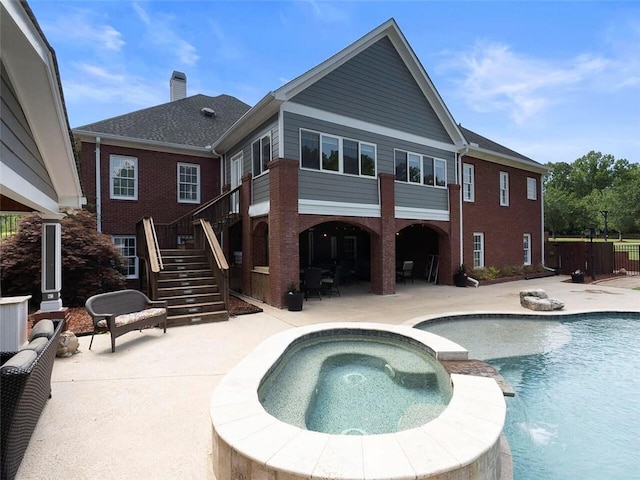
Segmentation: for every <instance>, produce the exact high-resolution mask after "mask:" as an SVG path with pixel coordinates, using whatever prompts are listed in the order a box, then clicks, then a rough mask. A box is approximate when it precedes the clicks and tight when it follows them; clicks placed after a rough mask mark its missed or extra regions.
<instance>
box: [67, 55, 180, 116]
mask: <svg viewBox="0 0 640 480" xmlns="http://www.w3.org/2000/svg"><path fill="white" fill-rule="evenodd" d="M72 67H73V69H74V71H75V72H74V74H73V75H72V76H71V78H73V80H71V81H64V79H63V87H64V93H65V100H66V101H67V104H68V108H69V109H70V110H75V109H76V108H81V106H84V105H87V104H91V105H92V106H93V110H94V111H95V110H98V111H102V110H103V109H104V110H109V109H110V108H112V107H113V105H118V106H119V107H120V108H122V109H123V110H124V111H132V110H136V109H139V108H142V107H148V106H150V105H157V104H159V103H162V102H165V101H167V100H168V98H167V92H166V87H165V86H164V85H159V84H157V83H153V82H150V81H149V80H146V79H144V78H142V77H139V76H136V75H130V74H128V73H126V72H122V71H118V67H116V66H113V67H110V68H109V69H107V68H105V67H102V66H100V65H93V64H90V63H75V64H73V66H72ZM98 117H100V118H106V117H105V115H104V114H99V115H98ZM81 122H82V123H86V122H85V121H84V120H81ZM73 126H74V127H75V126H76V125H73Z"/></svg>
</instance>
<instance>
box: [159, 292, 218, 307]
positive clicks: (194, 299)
mask: <svg viewBox="0 0 640 480" xmlns="http://www.w3.org/2000/svg"><path fill="white" fill-rule="evenodd" d="M160 299H161V300H166V301H167V304H168V305H169V307H178V306H183V307H190V306H192V305H203V304H208V303H217V302H220V301H221V295H220V294H219V293H205V294H202V295H178V296H172V297H163V296H160Z"/></svg>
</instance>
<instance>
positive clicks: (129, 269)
mask: <svg viewBox="0 0 640 480" xmlns="http://www.w3.org/2000/svg"><path fill="white" fill-rule="evenodd" d="M111 240H112V242H113V244H114V245H115V246H116V248H117V249H118V250H120V255H122V258H123V259H124V276H125V278H138V257H137V256H136V237H135V236H125V235H114V236H113V237H111Z"/></svg>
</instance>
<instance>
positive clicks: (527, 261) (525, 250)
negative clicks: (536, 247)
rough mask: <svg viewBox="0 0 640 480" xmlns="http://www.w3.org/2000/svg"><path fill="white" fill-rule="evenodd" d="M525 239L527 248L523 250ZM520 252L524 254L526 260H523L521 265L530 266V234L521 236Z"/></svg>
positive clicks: (531, 257) (531, 256)
mask: <svg viewBox="0 0 640 480" xmlns="http://www.w3.org/2000/svg"><path fill="white" fill-rule="evenodd" d="M525 239H527V248H526V249H525V248H524V242H525ZM522 252H523V253H525V252H526V255H525V257H528V259H527V258H523V264H524V265H531V263H532V259H533V252H532V246H531V234H530V233H523V234H522Z"/></svg>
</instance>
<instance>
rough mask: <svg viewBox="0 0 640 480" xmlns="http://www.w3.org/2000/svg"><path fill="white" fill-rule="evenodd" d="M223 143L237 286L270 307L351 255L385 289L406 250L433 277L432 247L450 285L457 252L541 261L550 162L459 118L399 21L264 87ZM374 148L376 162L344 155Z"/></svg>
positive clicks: (464, 256)
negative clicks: (307, 272)
mask: <svg viewBox="0 0 640 480" xmlns="http://www.w3.org/2000/svg"><path fill="white" fill-rule="evenodd" d="M381 67H384V68H381ZM398 86H399V87H398ZM265 143H266V144H267V145H268V147H269V150H270V151H269V152H268V154H267V156H268V157H270V162H269V163H267V164H266V166H265V162H264V161H265V158H264V157H265V152H264V150H261V148H262V147H263V146H264V144H265ZM214 149H215V150H216V151H217V152H219V153H221V154H223V155H224V157H225V160H224V164H225V167H224V171H225V179H224V181H225V182H229V179H230V176H229V172H230V171H231V169H232V167H231V161H232V159H234V160H236V161H238V160H239V161H240V162H241V163H242V165H243V173H244V175H243V177H242V185H241V188H242V192H243V193H242V198H243V199H244V202H243V204H242V208H243V211H242V216H243V222H242V226H241V227H240V229H241V232H240V233H237V234H236V235H230V236H229V237H230V238H232V239H233V238H236V239H239V238H241V240H237V241H236V242H235V243H234V242H233V241H232V244H231V245H227V248H228V251H229V252H231V251H236V250H241V251H242V259H243V260H242V266H241V268H242V282H241V284H242V285H241V288H242V291H243V293H245V294H248V295H251V296H254V297H256V298H259V299H262V300H264V301H266V302H267V303H270V304H272V305H275V306H278V307H282V306H283V303H284V297H283V294H284V293H285V291H286V288H287V285H289V284H290V283H291V282H297V281H298V279H299V276H300V272H302V271H303V270H304V268H305V267H306V266H309V265H318V266H321V267H322V268H325V269H330V268H331V269H332V268H334V267H335V266H336V265H338V264H341V265H344V266H345V267H346V269H347V270H350V271H351V272H352V273H354V272H355V274H356V275H357V276H361V277H364V278H365V279H367V280H370V282H371V292H372V293H375V294H382V295H385V294H392V293H394V292H395V291H396V272H397V270H398V268H399V265H401V263H402V261H403V260H411V261H413V262H414V265H415V267H414V274H415V275H416V277H419V278H424V276H425V274H426V271H428V269H429V266H430V265H433V261H434V260H433V259H434V258H436V259H437V260H436V263H437V266H438V275H437V281H438V282H439V283H443V284H452V283H453V273H454V271H455V270H456V269H457V268H458V266H459V265H460V264H461V263H464V264H465V265H467V266H468V268H473V267H474V266H496V267H503V266H518V265H520V266H522V265H523V264H527V263H530V264H532V265H535V264H539V263H542V261H543V256H542V248H543V247H542V244H543V243H542V218H543V217H542V194H541V188H540V187H541V175H542V174H543V173H544V172H545V171H546V168H545V167H544V166H543V165H541V164H539V163H537V162H535V161H533V160H531V159H529V158H527V157H525V156H523V155H521V154H519V153H517V152H514V151H512V150H510V149H508V148H506V147H504V146H502V145H499V144H497V143H495V142H493V141H491V140H489V139H487V138H485V137H482V136H481V135H478V134H476V133H474V132H472V131H470V130H467V129H465V128H463V127H462V126H460V125H458V124H456V123H455V121H454V120H453V118H452V116H451V114H450V112H449V111H448V109H447V108H446V105H445V104H444V102H443V100H442V99H441V98H440V96H439V94H438V93H437V91H436V90H435V87H434V86H433V84H432V83H431V81H430V79H429V77H428V76H427V74H426V72H425V71H424V70H423V68H422V66H421V65H420V63H419V61H418V59H417V58H416V57H415V55H414V53H413V51H412V50H411V48H410V47H409V45H408V43H407V42H406V39H405V38H404V36H403V35H402V33H401V32H400V30H399V28H398V27H397V25H396V23H395V21H393V20H390V21H388V22H386V23H385V24H383V25H381V26H380V27H378V28H377V29H375V30H373V31H372V32H370V33H369V34H367V35H365V36H364V37H362V38H361V39H360V40H358V41H356V42H355V43H354V44H352V45H350V46H348V47H347V48H345V49H344V50H342V51H341V52H339V53H338V54H336V55H335V56H334V57H331V58H330V59H328V60H327V61H325V62H323V63H322V64H320V65H318V66H317V67H314V68H313V69H311V70H310V71H308V72H306V73H305V74H303V75H301V76H300V77H298V78H297V79H295V80H293V81H292V82H290V83H288V84H286V85H284V86H283V87H281V88H279V89H278V90H276V91H275V92H272V93H270V94H268V95H267V96H266V97H265V98H264V99H263V100H261V101H260V102H259V103H258V104H257V105H256V106H255V107H253V108H252V109H251V110H250V111H249V112H248V113H247V114H246V115H245V116H243V117H242V119H241V120H240V121H239V122H238V123H236V124H235V125H234V126H233V127H232V128H231V129H230V130H229V131H227V132H226V133H225V134H223V135H222V136H221V137H220V138H219V140H218V141H217V142H215V143H214ZM316 150H317V151H316ZM325 150H326V152H327V154H326V155H325ZM365 150H366V151H367V152H372V154H371V155H372V156H373V159H374V160H373V164H374V167H373V170H372V171H371V170H369V171H365V170H364V163H361V165H360V169H358V168H354V167H353V166H350V167H348V166H347V163H348V162H352V163H353V161H354V160H353V159H354V155H356V156H357V154H354V153H352V152H359V153H360V155H361V156H360V160H361V161H363V160H362V158H363V157H362V152H363V151H365ZM318 152H321V153H318ZM332 155H333V156H334V158H333V159H332V158H331V157H332ZM309 158H311V160H309ZM267 160H269V158H267ZM332 160H334V161H333V162H332ZM356 162H357V161H356ZM469 166H471V167H472V168H471V169H470V167H469ZM348 169H349V171H347V170H348ZM465 174H466V177H464V175H465ZM465 178H466V181H465ZM501 182H502V183H501ZM501 185H502V188H501ZM231 187H233V185H232V186H231ZM471 192H473V196H472V197H469V195H470V194H471ZM501 198H502V200H501ZM501 202H502V203H504V205H501ZM525 237H526V240H525ZM354 243H355V244H357V246H358V247H359V248H358V252H357V254H356V253H353V251H352V250H354V249H353V248H352V247H353V244H354ZM265 244H268V247H265ZM525 245H526V249H525ZM360 247H361V248H360ZM525 250H526V251H525ZM265 251H266V252H267V254H266V255H265V253H264V252H265ZM359 263H361V264H363V265H364V269H359V268H358V266H357V265H358V264H359ZM265 276H267V277H268V281H266V282H265V280H264V277H265ZM265 284H267V285H268V291H265V287H264V285H265ZM258 285H259V286H260V287H259V289H257V286H258ZM258 290H259V291H258Z"/></svg>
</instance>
